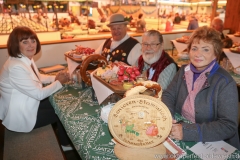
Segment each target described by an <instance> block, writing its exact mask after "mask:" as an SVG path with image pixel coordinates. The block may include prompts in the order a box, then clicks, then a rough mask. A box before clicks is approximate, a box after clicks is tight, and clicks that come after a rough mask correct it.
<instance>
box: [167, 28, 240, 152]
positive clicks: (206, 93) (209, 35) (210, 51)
mask: <svg viewBox="0 0 240 160" xmlns="http://www.w3.org/2000/svg"><path fill="white" fill-rule="evenodd" d="M188 51H189V58H190V64H188V65H185V66H182V67H181V68H180V69H179V71H178V73H177V74H176V76H175V77H174V79H173V81H172V82H171V83H170V85H169V86H168V88H167V89H166V90H165V91H164V92H163V95H162V101H163V102H164V103H165V104H166V105H167V106H168V108H169V110H170V111H171V113H172V115H173V117H174V115H175V113H178V114H180V115H182V116H183V117H185V118H186V119H187V120H189V121H191V122H192V123H191V124H188V123H181V124H173V126H172V130H171V133H170V137H171V138H173V139H177V140H183V141H196V142H210V141H220V140H224V141H226V142H227V143H229V144H231V145H232V146H234V147H236V148H237V149H240V145H239V137H238V92H237V86H236V82H235V81H234V80H233V78H232V77H231V75H229V73H228V72H227V71H225V70H224V69H223V68H221V67H220V66H219V64H218V63H217V59H218V57H219V56H220V54H221V53H222V41H221V38H220V33H219V32H218V31H216V30H215V29H213V28H209V27H206V26H204V27H200V28H198V29H196V30H195V31H194V32H193V33H192V35H191V37H190V39H189V44H188ZM175 122H176V121H174V123H175Z"/></svg>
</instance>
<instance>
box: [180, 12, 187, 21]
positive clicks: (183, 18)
mask: <svg viewBox="0 0 240 160" xmlns="http://www.w3.org/2000/svg"><path fill="white" fill-rule="evenodd" d="M180 17H181V21H185V20H186V16H185V13H184V12H182V14H181V16H180Z"/></svg>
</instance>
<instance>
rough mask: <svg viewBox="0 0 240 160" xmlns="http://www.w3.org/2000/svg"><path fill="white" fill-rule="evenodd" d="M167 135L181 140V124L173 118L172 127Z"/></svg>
mask: <svg viewBox="0 0 240 160" xmlns="http://www.w3.org/2000/svg"><path fill="white" fill-rule="evenodd" d="M169 137H170V138H172V139H176V140H182V139H183V130H182V124H180V123H177V121H176V120H173V124H172V129H171V132H170V135H169Z"/></svg>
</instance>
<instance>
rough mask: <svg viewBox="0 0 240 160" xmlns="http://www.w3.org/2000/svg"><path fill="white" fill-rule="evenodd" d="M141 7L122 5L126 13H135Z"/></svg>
mask: <svg viewBox="0 0 240 160" xmlns="http://www.w3.org/2000/svg"><path fill="white" fill-rule="evenodd" d="M140 9H141V7H140V6H131V7H129V6H122V7H121V10H122V11H123V12H125V13H126V14H134V13H137V12H138V11H139V10H140Z"/></svg>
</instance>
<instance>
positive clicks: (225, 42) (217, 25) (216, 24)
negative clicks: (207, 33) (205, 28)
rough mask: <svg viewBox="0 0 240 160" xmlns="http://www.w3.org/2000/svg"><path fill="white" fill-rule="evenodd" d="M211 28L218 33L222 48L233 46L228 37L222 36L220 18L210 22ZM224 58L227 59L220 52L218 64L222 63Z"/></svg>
mask: <svg viewBox="0 0 240 160" xmlns="http://www.w3.org/2000/svg"><path fill="white" fill-rule="evenodd" d="M211 27H212V28H214V29H215V30H217V31H218V32H220V34H221V39H222V42H223V48H231V47H232V45H233V41H232V39H230V38H229V37H227V36H226V37H225V36H224V34H223V21H222V20H221V19H220V18H218V17H215V18H214V19H213V20H212V23H211ZM225 57H227V56H226V55H225V53H224V52H222V53H221V55H220V57H219V62H220V61H222V60H223V58H225Z"/></svg>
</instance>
